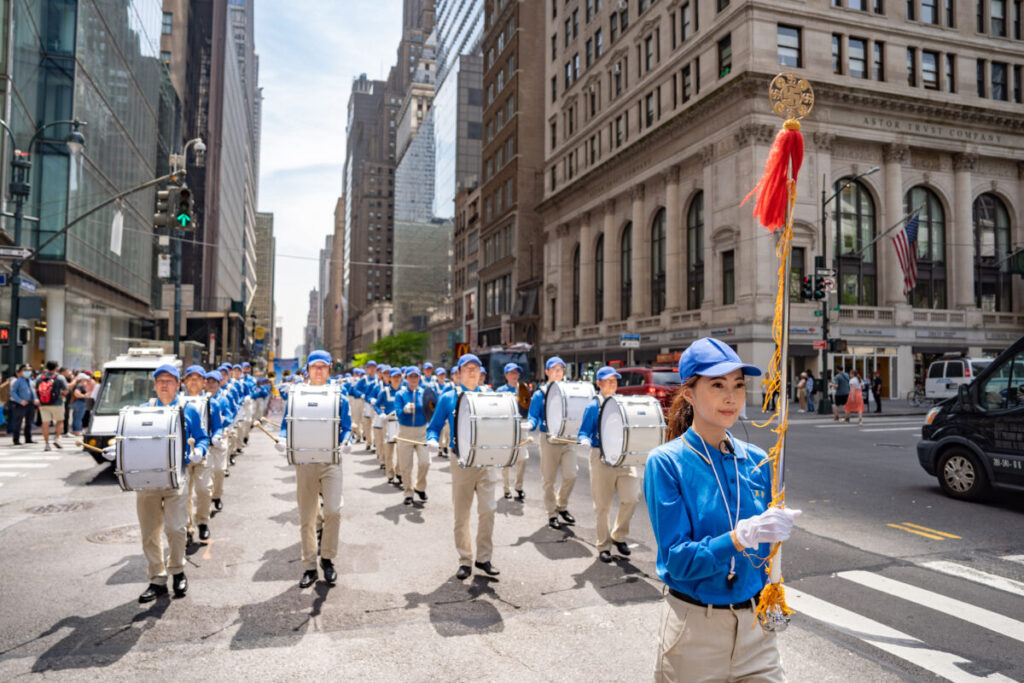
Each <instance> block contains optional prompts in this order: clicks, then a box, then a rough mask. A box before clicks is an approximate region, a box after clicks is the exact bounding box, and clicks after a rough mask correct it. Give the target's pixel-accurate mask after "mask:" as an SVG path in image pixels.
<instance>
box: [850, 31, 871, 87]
mask: <svg viewBox="0 0 1024 683" xmlns="http://www.w3.org/2000/svg"><path fill="white" fill-rule="evenodd" d="M867 42H868V41H866V40H865V39H863V38H850V39H849V41H848V43H847V45H848V47H847V54H848V55H849V69H848V73H849V75H850V76H852V77H853V78H867V77H868V75H869V74H868V65H867V57H868V55H867Z"/></svg>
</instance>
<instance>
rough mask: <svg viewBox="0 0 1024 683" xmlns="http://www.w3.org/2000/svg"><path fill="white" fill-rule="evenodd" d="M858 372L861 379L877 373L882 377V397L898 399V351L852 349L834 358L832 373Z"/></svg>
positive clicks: (870, 348) (865, 348)
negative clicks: (841, 370) (870, 373)
mask: <svg viewBox="0 0 1024 683" xmlns="http://www.w3.org/2000/svg"><path fill="white" fill-rule="evenodd" d="M840 369H845V370H846V372H850V371H851V370H856V371H857V372H858V373H860V376H861V378H863V379H864V380H867V379H868V372H877V373H878V374H879V375H881V377H882V397H883V398H897V397H898V396H899V392H898V391H897V386H896V376H897V375H896V350H895V349H886V348H877V349H876V348H872V347H857V346H854V347H850V350H849V353H837V354H835V355H834V356H833V357H832V372H833V374H835V373H837V372H839V370H840Z"/></svg>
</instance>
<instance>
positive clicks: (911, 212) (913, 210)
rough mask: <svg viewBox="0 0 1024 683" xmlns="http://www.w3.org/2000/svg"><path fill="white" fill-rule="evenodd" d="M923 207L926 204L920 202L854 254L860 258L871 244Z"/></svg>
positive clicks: (919, 211)
mask: <svg viewBox="0 0 1024 683" xmlns="http://www.w3.org/2000/svg"><path fill="white" fill-rule="evenodd" d="M922 208H924V204H919V205H918V206H915V207H914V208H913V209H911V210H910V213H908V214H905V215H904V216H903V218H901V219H899V220H898V221H896V222H895V223H894V224H893V225H892V226H890V227H889V228H888V229H887V230H886V231H885V232H883V233H881V234H880V235H879V236H878V237H876V238H875V239H873V240H871V241H870V242H868V243H867V244H865V245H864V246H863V247H861V249H860V251H858V252H856V253H854V254H853V256H856V257H858V258H859V257H860V256H861V254H863V253H864V252H865V251H867V250H868V247H870V246H871V245H873V244H874V243H875V242H877V241H878V240H880V239H882V238H883V237H885V236H886V235H888V234H889V233H890V232H892V231H893V230H895V229H896V228H898V227H900V226H901V225H903V224H904V223H906V222H907V221H908V220H910V219H911V218H913V217H914V214H917V213H921V209H922Z"/></svg>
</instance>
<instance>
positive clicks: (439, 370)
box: [434, 367, 448, 375]
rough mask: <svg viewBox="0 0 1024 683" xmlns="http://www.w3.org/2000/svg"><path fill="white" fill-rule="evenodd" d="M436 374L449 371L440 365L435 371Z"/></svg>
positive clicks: (445, 373) (444, 373)
mask: <svg viewBox="0 0 1024 683" xmlns="http://www.w3.org/2000/svg"><path fill="white" fill-rule="evenodd" d="M434 374H435V375H447V374H448V371H447V370H445V369H444V368H443V367H438V368H437V370H436V371H435V372H434Z"/></svg>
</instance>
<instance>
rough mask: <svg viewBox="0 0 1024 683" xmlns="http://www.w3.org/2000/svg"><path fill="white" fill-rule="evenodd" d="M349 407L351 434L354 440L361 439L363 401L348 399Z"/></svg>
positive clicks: (354, 398)
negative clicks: (350, 410)
mask: <svg viewBox="0 0 1024 683" xmlns="http://www.w3.org/2000/svg"><path fill="white" fill-rule="evenodd" d="M348 402H349V406H350V408H351V409H352V434H353V435H354V438H357V439H361V438H363V399H361V398H356V397H354V396H353V397H350V398H349V401H348Z"/></svg>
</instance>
